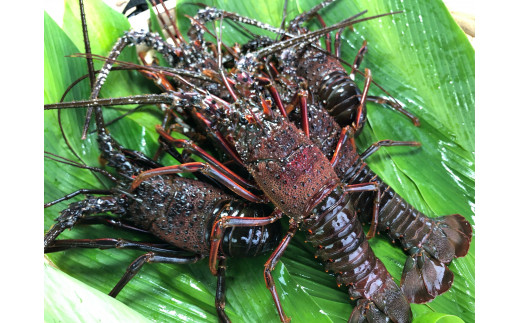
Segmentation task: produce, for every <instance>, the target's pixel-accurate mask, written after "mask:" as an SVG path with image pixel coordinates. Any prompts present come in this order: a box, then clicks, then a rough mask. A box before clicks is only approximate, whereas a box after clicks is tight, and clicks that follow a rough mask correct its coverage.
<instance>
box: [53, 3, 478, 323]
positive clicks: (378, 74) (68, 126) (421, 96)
mask: <svg viewBox="0 0 520 323" xmlns="http://www.w3.org/2000/svg"><path fill="white" fill-rule="evenodd" d="M318 2H319V1H317V0H299V1H289V3H288V7H287V19H291V18H292V17H294V16H295V15H297V14H298V13H301V12H303V11H305V10H308V9H309V8H311V7H313V6H314V5H316V4H317V3H318ZM205 3H207V4H208V5H211V6H215V7H218V8H222V9H225V10H228V11H233V12H237V13H239V14H241V15H244V16H248V17H252V18H256V19H258V20H261V21H263V22H265V23H268V24H271V25H273V26H280V24H281V21H282V13H283V6H284V2H283V1H281V0H279V1H251V0H245V1H244V0H241V1H238V0H236V1H231V0H229V1H224V0H222V1H205ZM85 5H86V16H87V22H88V31H89V37H90V41H91V46H92V52H93V53H95V54H99V55H107V53H108V52H109V51H110V49H111V47H112V45H113V43H114V42H115V41H116V39H117V38H118V37H120V36H121V35H122V34H123V32H124V31H126V30H129V29H130V24H129V23H128V21H127V19H126V18H125V17H124V16H122V15H121V14H119V13H118V12H116V11H114V10H113V9H111V8H110V7H108V6H107V5H105V4H104V3H103V2H101V1H98V0H96V1H92V0H89V1H86V4H85ZM177 6H178V10H177V18H178V19H179V26H180V27H181V30H182V32H183V33H184V34H185V33H186V30H187V28H188V27H189V21H188V19H187V18H186V17H185V16H184V15H185V14H187V15H189V16H193V15H195V13H196V11H197V10H198V7H197V6H195V5H193V4H190V2H189V1H178V4H177ZM365 9H366V10H368V13H367V15H376V14H380V13H386V12H390V11H403V12H402V13H399V14H396V15H392V16H388V17H382V18H379V19H376V20H373V21H367V22H363V23H360V24H358V25H355V26H353V28H352V29H347V30H346V31H345V32H344V33H343V34H342V35H341V39H342V41H341V57H342V58H344V59H345V60H346V61H348V62H351V61H352V60H353V59H354V56H355V54H356V53H357V50H358V49H359V48H360V47H361V45H362V43H363V41H364V40H366V41H367V44H368V53H367V54H366V55H365V59H364V60H363V63H362V66H361V69H362V70H363V69H364V68H369V69H370V70H371V71H372V75H373V78H374V81H375V82H377V83H378V84H379V85H381V86H382V87H383V88H384V89H385V90H386V91H387V92H388V93H390V94H391V95H392V96H393V97H395V98H396V99H397V100H398V101H399V102H400V103H402V105H403V106H404V107H405V108H406V109H407V110H408V111H410V112H412V113H413V114H415V115H416V116H417V117H418V118H419V119H420V121H421V125H420V126H419V127H415V126H414V125H413V124H412V123H411V122H410V120H409V119H407V118H406V117H404V116H403V115H401V114H399V113H397V112H395V111H392V110H391V109H389V108H387V107H383V106H380V105H376V104H371V103H369V104H368V123H367V125H366V126H365V129H364V130H363V133H362V134H361V136H360V137H359V138H358V139H357V145H358V149H359V150H360V151H363V150H364V149H366V148H368V147H369V145H370V144H371V143H373V142H376V141H378V140H382V139H393V140H415V141H420V142H421V143H422V146H421V147H419V148H410V147H390V148H383V149H381V150H379V151H378V152H377V153H376V154H374V155H372V156H371V157H369V159H368V160H367V162H368V164H369V166H370V167H371V168H372V169H373V170H374V171H375V172H376V173H377V174H378V175H380V176H381V177H382V178H383V179H384V180H385V182H387V183H388V184H390V185H391V186H392V187H393V188H394V189H395V190H396V191H397V192H398V193H399V194H400V195H401V196H403V197H404V198H405V199H406V200H407V201H408V202H410V203H411V204H412V205H414V206H415V207H416V208H418V209H419V210H420V211H422V212H424V213H425V214H427V215H429V216H432V217H434V216H440V215H444V214H453V213H459V214H462V215H463V216H465V217H466V218H467V219H468V220H469V221H470V222H471V223H472V224H474V195H475V194H474V169H475V167H474V161H475V154H474V150H475V143H474V138H475V117H474V100H475V85H474V79H475V72H474V62H475V59H474V50H473V48H472V46H471V44H470V43H469V42H468V40H467V39H466V36H465V35H464V33H463V32H462V30H461V29H460V28H459V27H458V26H457V25H456V23H455V22H454V21H453V19H452V18H451V16H450V15H449V12H448V10H447V9H446V7H445V6H444V4H443V3H442V1H440V0H432V1H419V0H401V1H382V0H371V1H369V0H352V1H346V0H340V1H337V2H336V3H334V4H332V5H331V6H330V7H329V8H325V9H323V10H321V11H320V14H321V16H322V17H323V20H324V21H325V22H326V23H327V24H329V25H330V24H333V23H335V22H338V21H340V20H342V19H345V18H346V17H348V16H351V15H353V14H356V13H358V12H361V11H363V10H365ZM44 24H45V32H44V34H45V44H44V45H45V48H44V53H45V61H44V62H45V65H44V68H45V75H44V76H45V90H44V91H45V93H44V95H45V103H55V102H58V101H60V99H61V96H62V94H63V93H64V91H65V90H66V88H67V87H68V86H69V85H70V84H71V83H72V82H73V81H74V80H76V79H78V78H79V77H81V76H83V75H85V74H87V68H86V64H85V60H84V59H83V58H77V57H66V56H68V55H71V54H74V53H82V52H84V47H83V40H82V39H83V38H82V33H81V21H80V18H79V7H78V4H77V3H76V1H73V0H66V1H65V3H64V14H63V21H57V22H55V21H54V20H53V19H52V18H51V17H50V16H49V15H47V13H45V20H44ZM60 26H61V27H60ZM308 27H309V28H310V29H311V30H314V29H318V28H320V26H319V24H317V23H316V21H315V20H311V21H310V22H309V23H308ZM211 28H212V27H210V29H211ZM222 28H223V40H224V42H225V43H226V44H228V45H232V44H234V43H235V42H238V43H243V42H245V41H247V40H248V39H249V38H248V36H247V35H245V34H244V33H243V32H241V31H240V30H239V29H240V28H237V27H236V26H233V25H232V24H230V23H228V22H226V21H224V25H223V27H222ZM251 30H252V31H254V32H255V33H258V34H264V35H268V36H272V37H275V35H273V34H270V33H269V32H267V31H263V30H259V29H254V28H251ZM120 59H121V60H123V61H130V62H137V59H136V54H135V52H133V50H132V49H127V50H125V51H124V52H123V53H122V56H121V57H120ZM95 65H96V68H97V69H99V68H100V67H101V62H95ZM356 81H358V82H359V85H360V86H361V87H362V86H363V82H364V80H363V79H362V78H360V77H358V78H357V79H356ZM157 92H158V90H157V89H156V88H155V87H154V85H153V84H151V82H150V81H149V80H147V79H145V78H144V77H142V76H141V75H140V74H139V73H138V72H135V71H115V72H113V73H111V74H110V75H109V77H108V79H107V81H106V85H105V86H104V87H103V90H102V93H101V96H102V97H118V96H125V95H134V94H143V93H157ZM370 94H371V95H382V96H388V95H387V94H386V93H385V92H383V91H382V90H381V89H379V88H378V87H376V86H372V87H371V88H370ZM88 97H89V82H88V79H85V80H83V81H81V82H80V83H79V84H78V85H77V86H75V87H74V88H73V89H72V90H71V91H70V93H69V94H68V95H67V96H66V97H65V101H72V100H80V99H87V98H88ZM134 107H135V106H133V107H125V108H106V109H105V110H104V117H105V119H106V120H112V119H115V118H117V117H118V116H120V115H122V114H124V113H125V112H127V111H128V110H129V109H131V108H134ZM44 118H45V120H44V121H45V133H44V140H45V150H46V151H48V152H51V153H54V154H57V155H60V156H63V157H66V158H69V159H71V160H75V161H78V162H81V163H84V164H86V165H89V166H93V167H103V166H102V165H101V164H100V161H99V151H98V148H97V142H96V134H95V133H93V132H90V133H89V135H88V136H87V139H86V140H81V139H80V137H81V130H82V127H83V123H84V119H85V109H68V110H64V111H61V113H60V115H59V116H58V112H57V111H45V116H44ZM58 118H60V119H61V125H62V127H63V129H64V133H65V134H66V138H67V139H68V142H69V145H70V146H71V147H72V148H73V149H74V151H75V154H74V153H72V152H71V149H69V147H68V145H67V143H66V142H65V140H64V139H63V136H62V134H61V132H60V128H59V123H58ZM160 123H161V113H160V111H158V109H157V107H142V108H139V109H138V110H136V111H135V112H134V113H132V114H129V115H128V116H125V117H124V118H122V119H121V120H119V121H117V122H115V123H113V124H111V125H110V126H109V130H110V132H111V134H112V135H113V136H114V137H115V138H116V140H118V141H119V142H120V143H121V144H122V145H123V146H125V147H128V148H131V149H135V150H139V151H142V152H143V153H145V154H147V155H149V156H151V155H153V153H154V152H155V151H156V149H157V147H158V145H157V134H156V133H155V130H154V126H155V125H156V124H160ZM93 128H94V127H93V126H92V127H91V129H90V130H93ZM76 155H77V156H76ZM78 156H79V158H80V159H81V160H80V159H79V158H78ZM168 162H173V160H169V161H168ZM44 165H45V174H44V176H45V177H44V178H45V201H46V202H47V201H51V200H55V199H57V198H60V197H62V196H64V195H66V194H68V193H71V192H73V191H76V190H77V189H80V188H108V187H110V186H111V185H112V183H111V182H110V181H109V180H107V179H106V178H105V177H103V175H100V174H99V173H92V172H90V171H88V170H85V169H81V168H77V167H74V166H69V165H64V164H62V163H57V162H55V161H53V160H49V159H45V161H44ZM82 198H83V197H82V196H78V197H75V198H73V199H71V200H70V201H67V202H63V203H59V204H57V205H54V206H52V207H49V208H47V209H45V221H44V224H45V227H44V230H48V229H49V228H50V227H51V226H52V224H53V220H54V219H55V218H56V217H57V216H58V215H59V212H60V210H62V209H64V208H65V207H66V205H67V204H68V203H70V202H73V201H78V200H81V199H82ZM284 221H285V225H286V220H284ZM105 237H112V238H125V239H129V240H144V239H146V238H147V236H145V235H142V236H141V235H139V234H136V233H130V232H126V231H123V230H117V229H113V228H107V227H103V226H77V227H75V228H73V229H72V230H70V231H69V230H67V231H66V232H64V233H63V234H62V235H61V236H60V239H65V238H69V239H71V238H76V239H80V238H105ZM304 240H305V239H304V236H303V235H302V234H300V233H299V234H298V235H297V236H296V238H295V239H294V240H293V242H291V245H290V246H289V248H288V249H287V251H286V252H285V254H284V256H283V257H282V258H281V260H280V262H279V263H278V265H277V267H276V269H275V271H274V272H273V277H274V279H275V283H276V286H277V289H278V293H279V295H280V298H281V302H282V304H283V307H284V310H285V312H286V313H287V314H288V315H289V316H290V317H291V318H292V321H293V322H309V321H312V322H342V321H347V320H348V317H349V315H350V313H351V311H352V308H353V303H352V302H351V301H350V298H349V296H348V294H347V290H346V288H345V287H342V288H338V287H337V286H336V282H335V278H334V276H333V275H331V274H329V273H325V272H324V271H323V267H322V265H321V264H320V263H319V262H317V261H316V259H314V251H313V250H312V248H311V246H310V245H309V244H306V243H305V241H304ZM370 244H371V246H372V248H373V249H374V251H375V253H376V255H377V256H378V257H379V258H380V259H381V260H382V261H383V263H384V264H385V265H386V267H387V268H388V270H389V272H390V273H391V274H392V276H393V277H394V279H395V280H396V282H399V279H400V275H401V271H402V268H403V264H404V261H405V259H406V257H405V254H404V253H403V251H402V250H401V249H400V248H399V247H398V246H396V245H394V244H392V243H391V241H389V240H388V239H385V238H384V237H383V236H377V237H375V238H374V239H372V240H371V241H370ZM141 254H142V252H139V251H135V250H115V249H114V250H97V249H94V250H86V249H81V250H80V249H78V250H74V249H72V250H68V251H63V252H58V253H53V254H48V255H46V256H45V257H46V258H47V260H48V261H50V263H51V264H52V266H54V267H56V268H57V269H54V268H52V270H51V267H49V265H46V264H44V274H45V322H93V321H107V322H114V321H115V322H117V321H128V320H129V319H128V318H129V317H132V315H133V313H135V312H137V313H139V314H140V315H138V316H139V320H141V319H143V318H144V319H145V320H146V319H148V320H150V321H158V322H171V321H173V322H216V321H218V318H217V316H216V311H215V307H214V297H215V288H216V279H215V277H214V276H212V275H211V274H210V272H209V270H208V262H207V260H202V261H200V262H198V263H196V264H192V265H166V264H148V265H145V266H144V268H143V269H142V270H141V271H140V272H139V274H138V275H137V276H136V277H135V278H134V279H132V280H131V281H130V283H129V284H128V285H127V286H126V287H125V288H124V289H123V291H122V292H121V293H120V294H119V295H118V296H117V299H116V300H115V302H117V303H121V306H119V305H114V300H113V299H112V298H111V297H109V296H108V295H106V294H107V293H108V292H109V291H110V290H111V289H112V287H113V286H114V285H115V284H116V282H117V281H118V280H119V279H120V278H121V276H122V275H123V273H124V272H125V270H126V268H127V266H128V265H129V264H130V263H131V262H132V261H133V260H134V259H135V258H136V257H138V256H139V255H141ZM268 256H269V255H264V256H259V257H256V258H251V259H230V260H229V261H228V271H227V281H226V283H227V284H226V285H227V292H226V313H227V314H228V315H229V317H230V319H231V320H232V321H233V322H261V321H264V322H277V321H279V318H278V314H277V312H276V309H275V307H274V304H273V301H272V298H271V295H270V293H269V291H268V290H267V289H266V287H265V282H264V279H263V265H264V263H265V261H266V260H267V258H268ZM450 268H451V269H452V271H453V272H454V273H455V279H454V283H453V287H452V288H451V289H450V290H449V291H448V292H446V293H445V294H443V295H441V296H439V297H437V298H436V299H435V300H434V301H432V302H431V303H428V304H423V305H418V304H412V311H413V314H414V320H415V321H417V322H437V321H446V320H447V321H453V322H458V321H460V320H462V321H464V322H473V321H474V320H475V306H474V304H475V283H474V282H475V242H474V241H473V242H472V246H471V249H470V252H469V253H468V255H467V256H466V257H464V258H460V259H456V260H454V262H453V263H452V264H451V266H450ZM56 270H59V273H60V274H56ZM62 274H63V275H62ZM90 288H94V289H95V290H98V291H100V293H95V292H92V291H91V290H90ZM70 289H73V290H74V291H75V295H76V296H77V295H81V296H80V297H73V296H71V294H70ZM90 306H92V307H90ZM100 306H102V307H103V308H102V309H101V308H99V307H100ZM141 316H142V317H141ZM135 320H136V321H137V320H138V318H137V316H136V318H135Z"/></svg>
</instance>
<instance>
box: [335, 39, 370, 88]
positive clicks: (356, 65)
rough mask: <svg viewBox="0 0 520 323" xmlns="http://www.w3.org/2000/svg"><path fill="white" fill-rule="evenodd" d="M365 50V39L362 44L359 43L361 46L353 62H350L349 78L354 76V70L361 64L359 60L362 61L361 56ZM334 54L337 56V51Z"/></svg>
mask: <svg viewBox="0 0 520 323" xmlns="http://www.w3.org/2000/svg"><path fill="white" fill-rule="evenodd" d="M366 52H367V41H366V40H364V41H363V45H361V48H360V49H359V51H358V52H357V54H356V57H355V58H354V62H353V63H352V71H351V72H350V75H349V76H350V78H351V79H352V80H354V79H355V77H356V73H355V72H356V70H357V69H358V67H359V65H361V61H363V57H364V56H365V54H366ZM336 56H339V55H338V53H336Z"/></svg>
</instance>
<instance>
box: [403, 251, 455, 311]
mask: <svg viewBox="0 0 520 323" xmlns="http://www.w3.org/2000/svg"><path fill="white" fill-rule="evenodd" d="M452 283H453V273H452V272H451V270H449V269H448V267H447V266H446V265H445V264H444V263H442V262H440V261H439V260H437V259H435V258H431V257H430V256H429V255H428V253H426V252H419V253H416V254H414V255H411V256H410V257H408V259H407V260H406V263H405V265H404V269H403V274H402V276H401V289H402V290H403V293H404V295H405V296H406V298H407V299H408V301H409V302H410V303H416V304H422V303H427V302H429V301H431V300H433V299H434V298H435V297H436V296H437V295H440V294H442V293H444V292H446V291H447V290H448V289H450V287H451V284H452Z"/></svg>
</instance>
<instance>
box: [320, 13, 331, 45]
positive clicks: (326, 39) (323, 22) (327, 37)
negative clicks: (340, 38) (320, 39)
mask: <svg viewBox="0 0 520 323" xmlns="http://www.w3.org/2000/svg"><path fill="white" fill-rule="evenodd" d="M316 18H318V21H319V22H320V25H321V26H322V27H323V28H325V27H327V24H325V21H323V18H322V17H321V15H320V14H316ZM325 46H326V48H327V52H329V53H332V48H331V47H332V46H331V38H330V34H326V35H325Z"/></svg>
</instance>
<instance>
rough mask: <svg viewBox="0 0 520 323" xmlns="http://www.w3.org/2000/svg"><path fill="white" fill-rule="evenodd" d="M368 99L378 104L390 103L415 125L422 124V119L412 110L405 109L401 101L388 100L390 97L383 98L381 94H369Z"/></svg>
mask: <svg viewBox="0 0 520 323" xmlns="http://www.w3.org/2000/svg"><path fill="white" fill-rule="evenodd" d="M366 100H367V101H369V102H374V103H377V104H388V105H389V106H391V107H392V108H394V110H396V111H397V112H400V113H402V114H404V115H405V116H406V117H407V118H408V119H410V120H412V122H413V124H414V126H417V127H418V126H419V125H420V124H421V123H420V121H419V118H417V117H416V116H414V115H413V114H411V113H410V112H408V111H406V110H405V109H403V107H402V106H401V105H400V104H399V103H397V102H394V101H391V100H388V99H385V98H382V97H379V96H372V95H368V96H367V97H366Z"/></svg>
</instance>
